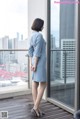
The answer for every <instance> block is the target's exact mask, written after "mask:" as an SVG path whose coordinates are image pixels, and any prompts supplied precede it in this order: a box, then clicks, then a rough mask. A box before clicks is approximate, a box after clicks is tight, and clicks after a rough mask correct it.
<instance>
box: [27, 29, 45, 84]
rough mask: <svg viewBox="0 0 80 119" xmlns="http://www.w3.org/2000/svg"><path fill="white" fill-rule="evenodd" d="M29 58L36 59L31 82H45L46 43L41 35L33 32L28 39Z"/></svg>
mask: <svg viewBox="0 0 80 119" xmlns="http://www.w3.org/2000/svg"><path fill="white" fill-rule="evenodd" d="M28 55H29V57H32V65H34V57H38V64H37V69H36V71H35V72H33V71H32V80H33V81H36V82H46V42H45V40H44V38H43V36H42V34H41V33H39V32H37V31H34V32H33V33H32V34H31V37H30V46H29V50H28Z"/></svg>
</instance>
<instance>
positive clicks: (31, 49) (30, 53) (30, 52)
mask: <svg viewBox="0 0 80 119" xmlns="http://www.w3.org/2000/svg"><path fill="white" fill-rule="evenodd" d="M33 52H34V48H33V46H32V44H31V41H30V46H29V49H28V55H29V57H33Z"/></svg>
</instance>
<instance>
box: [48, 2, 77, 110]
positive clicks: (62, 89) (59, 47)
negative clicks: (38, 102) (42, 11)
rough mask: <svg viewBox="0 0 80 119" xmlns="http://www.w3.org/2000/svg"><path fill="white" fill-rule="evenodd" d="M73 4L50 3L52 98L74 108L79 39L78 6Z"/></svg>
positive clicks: (50, 87) (50, 86)
mask: <svg viewBox="0 0 80 119" xmlns="http://www.w3.org/2000/svg"><path fill="white" fill-rule="evenodd" d="M71 2H72V1H69V0H68V1H67V2H65V1H63V0H60V1H59V0H56V1H54V0H50V48H49V52H50V85H49V89H50V92H49V93H50V95H49V97H50V98H51V99H53V100H56V101H57V102H59V103H61V104H63V105H66V106H68V107H70V108H74V104H75V103H74V102H75V100H74V99H75V78H76V77H75V72H76V68H75V67H76V62H75V61H76V57H75V50H76V38H75V34H76V31H75V6H76V4H75V3H74V4H73V3H71Z"/></svg>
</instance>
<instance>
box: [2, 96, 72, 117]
mask: <svg viewBox="0 0 80 119" xmlns="http://www.w3.org/2000/svg"><path fill="white" fill-rule="evenodd" d="M32 107H33V103H32V97H31V95H24V96H17V97H14V98H10V99H4V100H0V111H8V119H73V116H72V114H70V113H68V112H66V111H64V110H63V109H60V108H59V107H57V106H55V105H53V104H51V103H49V102H46V101H42V102H41V109H42V110H43V111H44V112H45V114H46V115H45V116H43V117H41V118H37V117H33V116H32V115H31V112H30V111H31V109H32Z"/></svg>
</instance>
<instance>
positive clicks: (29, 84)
mask: <svg viewBox="0 0 80 119" xmlns="http://www.w3.org/2000/svg"><path fill="white" fill-rule="evenodd" d="M27 57H28V88H29V89H30V62H29V56H28V55H27Z"/></svg>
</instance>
